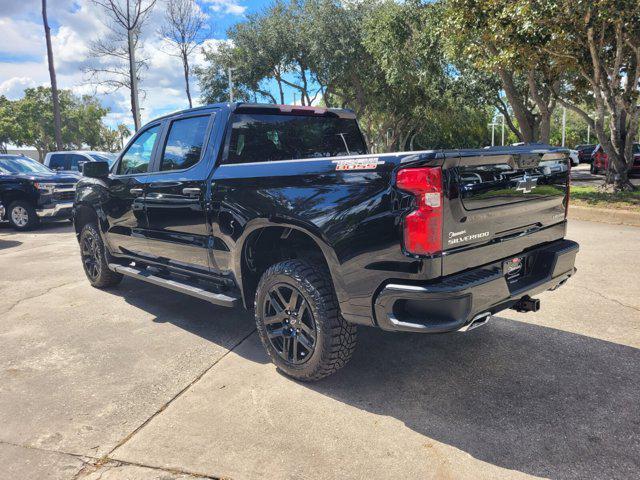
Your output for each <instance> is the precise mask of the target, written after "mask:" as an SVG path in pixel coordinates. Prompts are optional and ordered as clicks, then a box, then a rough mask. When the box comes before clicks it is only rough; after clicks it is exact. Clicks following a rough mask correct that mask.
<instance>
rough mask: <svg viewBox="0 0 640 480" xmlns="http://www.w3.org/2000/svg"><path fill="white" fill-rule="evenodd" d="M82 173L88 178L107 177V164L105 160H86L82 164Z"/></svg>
mask: <svg viewBox="0 0 640 480" xmlns="http://www.w3.org/2000/svg"><path fill="white" fill-rule="evenodd" d="M82 175H83V176H84V177H89V178H107V177H108V176H109V164H108V163H107V162H86V163H85V164H84V165H83V166H82Z"/></svg>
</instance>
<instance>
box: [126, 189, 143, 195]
mask: <svg viewBox="0 0 640 480" xmlns="http://www.w3.org/2000/svg"><path fill="white" fill-rule="evenodd" d="M129 193H131V195H142V194H143V193H144V190H143V189H141V188H132V189H130V190H129Z"/></svg>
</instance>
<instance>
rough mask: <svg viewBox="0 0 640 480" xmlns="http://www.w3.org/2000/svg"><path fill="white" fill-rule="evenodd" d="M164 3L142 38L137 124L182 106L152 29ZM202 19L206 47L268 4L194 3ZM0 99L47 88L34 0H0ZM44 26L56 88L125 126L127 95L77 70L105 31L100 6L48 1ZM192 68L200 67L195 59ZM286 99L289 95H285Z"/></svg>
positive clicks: (251, 0)
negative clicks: (93, 100) (95, 103)
mask: <svg viewBox="0 0 640 480" xmlns="http://www.w3.org/2000/svg"><path fill="white" fill-rule="evenodd" d="M165 1H166V0H157V4H156V7H155V8H154V11H153V13H152V15H151V17H150V18H149V21H148V24H147V26H146V29H145V33H144V38H145V42H144V50H143V53H144V55H145V56H146V57H147V58H148V59H149V70H148V71H147V72H145V73H144V74H143V78H142V84H141V85H142V88H143V89H144V91H145V95H144V98H143V99H142V101H141V104H142V116H143V121H148V120H150V119H152V118H154V117H156V116H158V115H162V114H164V113H167V112H171V111H175V110H179V109H182V108H185V107H186V106H187V101H186V96H185V94H184V80H183V78H182V71H181V64H180V61H179V60H178V59H177V58H174V57H172V56H170V55H168V54H167V53H166V45H163V44H162V40H161V38H160V36H159V34H158V33H157V30H158V28H159V26H160V24H161V23H162V20H163V9H164V8H163V7H164V2H165ZM197 1H198V4H199V6H200V8H201V10H202V11H203V13H205V14H206V15H207V17H208V31H207V32H206V36H207V37H208V38H207V40H206V41H205V43H206V45H207V46H208V47H209V48H215V45H216V43H218V42H220V41H222V40H224V39H225V38H226V30H227V29H228V28H229V26H231V25H233V24H234V23H237V22H239V21H242V20H244V19H245V18H246V15H247V14H249V13H252V12H256V11H259V10H261V9H263V8H265V7H266V6H268V5H269V4H270V2H271V0H197ZM0 3H1V4H2V8H1V9H0V32H2V35H0V95H6V96H7V97H9V98H12V99H15V98H19V97H20V96H21V95H22V92H23V91H24V89H25V88H27V87H33V86H38V85H48V84H49V74H48V70H47V63H46V46H45V42H44V33H43V27H42V17H41V14H40V8H41V3H40V0H0ZM48 3H49V9H48V10H49V23H50V25H51V28H52V42H53V49H54V55H55V63H56V71H57V74H58V75H57V77H58V87H59V88H68V89H71V90H73V91H74V92H75V93H78V94H83V93H91V94H97V96H98V98H99V99H100V101H101V102H102V103H103V105H105V106H106V107H108V108H109V109H110V113H109V115H108V117H107V119H106V122H107V123H108V124H109V125H111V126H114V125H116V124H118V123H125V124H127V125H131V124H132V121H131V113H130V111H129V108H130V106H129V101H128V92H127V91H126V90H124V89H122V90H119V91H116V92H111V91H105V89H104V88H101V87H99V86H97V85H96V84H94V83H92V82H90V81H89V79H88V78H87V75H86V74H85V73H83V67H84V66H86V65H87V64H89V63H90V62H93V61H94V60H92V59H91V58H90V57H89V56H88V54H87V53H88V45H89V44H90V42H91V41H92V40H94V39H95V38H97V37H99V36H101V35H104V34H105V31H106V27H105V25H104V21H103V20H104V17H103V14H102V11H101V9H100V7H98V6H96V5H95V4H93V3H92V2H91V0H49V2H48ZM192 61H193V63H196V64H198V63H199V62H200V63H201V62H202V55H200V54H197V55H195V56H194V58H193V60H192ZM191 87H192V90H195V96H196V97H197V96H198V94H199V91H198V87H197V82H196V80H195V79H192V80H191ZM289 97H290V98H289V99H287V101H291V100H292V94H291V93H290V94H289Z"/></svg>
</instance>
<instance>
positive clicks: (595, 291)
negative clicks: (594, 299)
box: [575, 285, 640, 312]
mask: <svg viewBox="0 0 640 480" xmlns="http://www.w3.org/2000/svg"><path fill="white" fill-rule="evenodd" d="M575 286H576V287H578V288H582V289H583V290H586V291H587V292H590V293H593V294H595V295H598V296H599V297H602V298H604V299H605V300H609V301H610V302H613V303H617V304H618V305H620V306H621V307H626V308H630V309H631V310H635V311H637V312H640V308H638V307H636V306H634V305H629V304H626V303H623V302H621V301H620V300H617V299H615V298H611V297H609V296H607V295H605V294H604V293H602V292H599V291H598V290H593V289H592V288H589V287H584V286H582V285H575Z"/></svg>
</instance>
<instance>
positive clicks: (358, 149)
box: [227, 113, 367, 163]
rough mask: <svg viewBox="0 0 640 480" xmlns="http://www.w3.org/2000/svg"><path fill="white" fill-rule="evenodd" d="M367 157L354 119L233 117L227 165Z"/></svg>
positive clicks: (261, 115)
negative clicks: (346, 156)
mask: <svg viewBox="0 0 640 480" xmlns="http://www.w3.org/2000/svg"><path fill="white" fill-rule="evenodd" d="M365 153H367V151H366V146H365V143H364V139H363V138H362V134H361V133H360V129H359V128H358V124H357V123H356V121H355V120H353V119H345V118H332V117H320V116H304V115H265V114H249V113H246V114H235V115H233V116H232V118H231V139H230V142H229V153H228V157H227V163H248V162H269V161H274V160H293V159H296V158H320V157H336V156H342V155H362V154H365Z"/></svg>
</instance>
